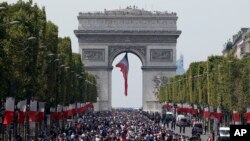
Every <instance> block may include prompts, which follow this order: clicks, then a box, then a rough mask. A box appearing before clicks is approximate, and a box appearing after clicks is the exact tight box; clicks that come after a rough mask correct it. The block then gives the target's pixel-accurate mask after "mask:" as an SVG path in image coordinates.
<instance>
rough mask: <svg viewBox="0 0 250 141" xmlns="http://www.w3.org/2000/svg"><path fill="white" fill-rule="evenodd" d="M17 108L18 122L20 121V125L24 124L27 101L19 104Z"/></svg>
mask: <svg viewBox="0 0 250 141" xmlns="http://www.w3.org/2000/svg"><path fill="white" fill-rule="evenodd" d="M17 107H18V109H19V112H18V120H17V121H18V123H23V122H24V120H25V114H26V107H27V100H23V101H20V102H18V104H17Z"/></svg>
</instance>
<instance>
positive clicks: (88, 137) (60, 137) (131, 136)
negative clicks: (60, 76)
mask: <svg viewBox="0 0 250 141" xmlns="http://www.w3.org/2000/svg"><path fill="white" fill-rule="evenodd" d="M159 119H160V117H158V116H157V115H154V116H153V118H152V115H150V114H148V113H146V112H143V111H138V110H137V111H135V110H113V111H107V112H88V113H85V114H83V115H81V116H78V117H77V118H75V120H73V121H72V122H71V123H70V124H67V125H66V126H65V127H64V128H60V127H59V126H54V127H53V128H51V130H50V132H49V133H46V135H45V134H40V135H39V136H38V138H37V140H39V141H54V140H55V141H186V140H195V141H196V140H198V141H199V140H200V139H198V137H197V138H190V137H188V136H184V135H180V134H176V133H175V132H174V130H171V129H170V128H168V127H166V126H164V125H163V124H160V120H159ZM34 140H35V139H34Z"/></svg>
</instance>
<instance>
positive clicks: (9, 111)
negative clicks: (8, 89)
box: [3, 97, 15, 124]
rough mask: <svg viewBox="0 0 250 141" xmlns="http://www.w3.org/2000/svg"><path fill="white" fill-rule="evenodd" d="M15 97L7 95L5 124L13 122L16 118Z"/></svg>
mask: <svg viewBox="0 0 250 141" xmlns="http://www.w3.org/2000/svg"><path fill="white" fill-rule="evenodd" d="M14 106H15V99H14V98H13V97H7V98H6V103H5V113H4V121H3V124H11V123H12V121H13V118H14V109H15V107H14Z"/></svg>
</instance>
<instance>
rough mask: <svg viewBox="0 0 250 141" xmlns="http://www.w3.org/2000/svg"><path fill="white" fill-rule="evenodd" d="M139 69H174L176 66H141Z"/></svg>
mask: <svg viewBox="0 0 250 141" xmlns="http://www.w3.org/2000/svg"><path fill="white" fill-rule="evenodd" d="M141 69H142V70H143V71H156V70H160V71H163V70H164V71H173V70H176V69H177V67H176V66H142V67H141Z"/></svg>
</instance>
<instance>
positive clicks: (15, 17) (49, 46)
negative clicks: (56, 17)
mask: <svg viewBox="0 0 250 141" xmlns="http://www.w3.org/2000/svg"><path fill="white" fill-rule="evenodd" d="M0 6H1V7H5V9H2V10H0V31H1V32H0V66H1V67H0V77H1V79H0V83H1V85H0V91H1V93H0V96H1V98H5V97H7V96H14V97H15V98H16V99H17V100H18V101H19V100H23V99H27V98H28V99H36V100H38V101H45V102H47V103H48V104H49V105H52V106H55V105H56V104H63V105H67V104H70V103H76V102H87V101H88V102H95V101H96V97H97V87H96V79H95V77H94V76H93V75H91V74H88V73H86V72H85V70H84V66H83V63H82V61H81V57H80V54H77V53H72V46H71V40H70V38H69V37H64V38H61V37H58V27H57V26H56V25H55V24H54V23H52V22H51V21H47V19H46V12H45V8H44V7H43V8H39V7H38V6H37V5H36V4H33V2H32V1H31V0H30V1H28V2H24V1H21V0H19V1H18V2H17V3H15V4H8V3H6V2H4V3H0ZM87 82H88V83H87Z"/></svg>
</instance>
